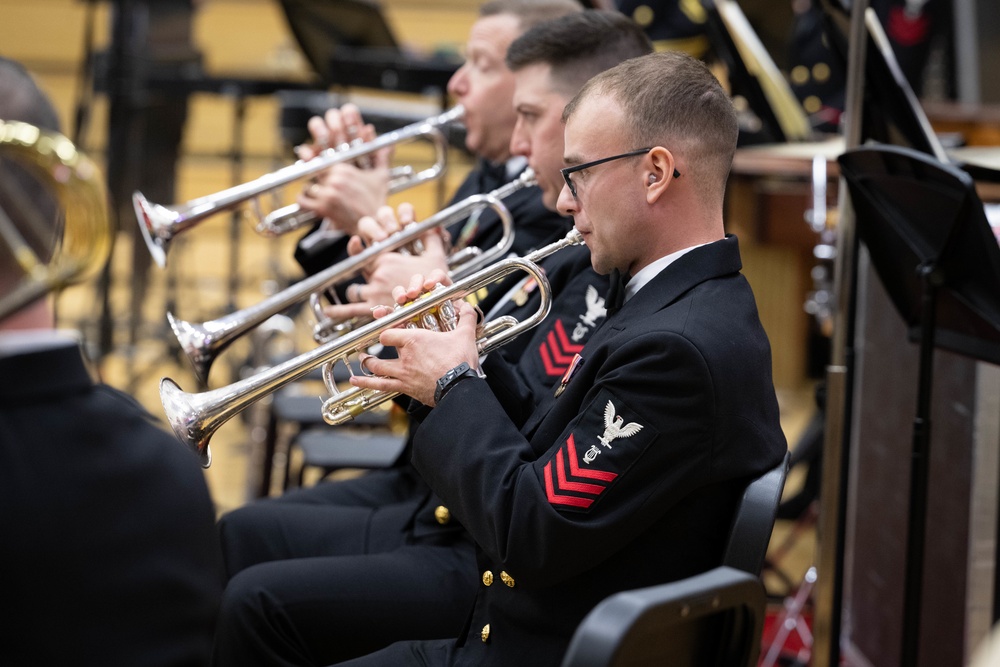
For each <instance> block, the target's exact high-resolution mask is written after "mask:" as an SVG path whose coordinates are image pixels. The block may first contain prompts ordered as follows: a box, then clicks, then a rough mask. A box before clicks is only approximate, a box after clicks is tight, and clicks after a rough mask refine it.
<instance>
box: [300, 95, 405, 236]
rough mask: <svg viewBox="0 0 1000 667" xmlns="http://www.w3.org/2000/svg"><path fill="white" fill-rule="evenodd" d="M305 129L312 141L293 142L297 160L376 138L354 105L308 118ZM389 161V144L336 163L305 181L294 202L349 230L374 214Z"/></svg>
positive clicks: (380, 200) (382, 198) (385, 183)
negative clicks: (358, 156) (362, 219)
mask: <svg viewBox="0 0 1000 667" xmlns="http://www.w3.org/2000/svg"><path fill="white" fill-rule="evenodd" d="M309 132H310V134H311V135H312V136H313V142H312V143H311V144H303V145H301V146H297V147H296V151H295V152H296V154H297V155H298V157H299V159H301V160H310V159H312V158H315V157H316V156H317V155H319V154H320V153H321V152H322V151H324V150H326V149H327V148H331V147H333V148H337V149H341V148H347V147H350V146H352V145H357V144H360V143H364V142H368V141H372V140H374V139H375V138H376V133H375V128H374V126H372V125H370V124H365V123H364V121H363V120H362V118H361V112H360V110H359V109H358V108H357V107H356V106H355V105H353V104H345V105H344V107H343V108H341V109H329V110H328V111H327V112H326V114H325V115H324V116H323V117H322V118H320V117H319V116H314V117H313V118H311V119H309ZM391 162H392V148H391V147H388V148H383V149H382V150H379V151H376V152H374V153H371V154H369V155H365V156H362V157H360V158H358V159H357V160H355V161H354V162H353V163H338V164H335V165H333V166H332V167H330V168H329V169H327V170H325V171H324V172H323V173H321V174H320V175H319V176H318V177H317V178H315V179H314V180H313V181H312V182H311V183H309V184H307V185H306V186H305V188H304V189H303V191H302V193H301V194H300V195H299V197H298V199H297V203H298V205H299V206H301V207H302V208H304V209H307V210H309V211H312V212H313V213H315V214H316V216H317V217H320V218H323V224H324V225H325V226H326V228H328V229H336V230H339V231H341V232H344V233H345V234H354V233H356V228H357V223H358V220H359V219H360V218H361V217H363V216H366V215H372V214H374V212H375V211H377V210H378V207H379V206H381V205H382V203H383V202H385V200H386V198H387V197H388V195H389V180H390V173H389V166H390V164H391Z"/></svg>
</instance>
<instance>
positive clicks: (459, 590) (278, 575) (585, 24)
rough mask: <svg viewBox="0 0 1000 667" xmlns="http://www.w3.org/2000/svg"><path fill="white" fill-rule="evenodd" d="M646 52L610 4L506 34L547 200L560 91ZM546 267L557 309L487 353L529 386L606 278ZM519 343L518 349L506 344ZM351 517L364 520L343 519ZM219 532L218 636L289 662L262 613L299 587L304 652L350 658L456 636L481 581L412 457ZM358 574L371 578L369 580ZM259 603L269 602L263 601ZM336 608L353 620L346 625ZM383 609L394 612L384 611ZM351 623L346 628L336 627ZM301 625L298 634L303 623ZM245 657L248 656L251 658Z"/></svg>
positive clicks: (598, 300) (517, 297) (256, 508)
mask: <svg viewBox="0 0 1000 667" xmlns="http://www.w3.org/2000/svg"><path fill="white" fill-rule="evenodd" d="M649 51H650V46H649V43H648V40H647V39H646V38H645V36H644V35H643V33H642V31H641V29H640V28H639V27H638V26H636V25H635V24H634V23H632V22H631V21H630V20H629V19H627V18H625V17H624V16H622V15H620V14H618V13H613V12H583V13H575V14H571V15H568V16H566V17H563V18H561V19H555V20H552V21H547V22H544V23H541V24H538V25H537V26H535V27H534V28H532V29H530V30H528V31H527V32H525V33H524V34H523V35H522V36H521V37H519V38H518V39H517V40H515V41H514V43H513V44H512V45H511V48H510V50H509V51H508V54H507V63H508V64H509V66H510V68H511V69H513V70H514V77H515V78H516V81H517V86H516V90H515V96H514V99H515V101H516V102H517V107H516V108H517V124H516V126H515V129H514V135H513V139H512V142H511V148H512V151H513V152H514V153H516V154H520V155H523V156H524V157H526V158H527V159H528V162H529V165H530V166H531V167H532V168H534V169H535V170H536V173H537V172H540V171H541V170H543V169H544V170H545V176H544V177H540V178H539V183H540V184H541V189H542V197H543V200H544V201H545V202H546V204H548V205H550V206H554V205H555V201H556V198H557V196H558V192H559V187H558V186H557V183H558V182H561V177H560V175H559V173H558V168H557V166H556V165H559V164H561V156H562V131H561V130H562V127H561V122H560V117H561V113H562V108H563V107H564V106H565V104H566V102H568V101H569V100H570V99H571V97H572V95H573V93H574V92H575V91H576V90H578V89H579V88H580V87H581V86H582V85H583V83H584V82H585V81H586V79H587V78H589V76H591V75H592V74H595V73H597V72H599V71H601V70H602V69H604V68H606V67H607V66H608V65H609V62H619V61H621V60H623V59H625V58H628V57H631V56H634V55H640V54H644V53H648V52H649ZM522 73H524V74H526V75H529V78H525V79H524V81H525V82H527V81H529V80H530V81H532V82H533V86H532V87H531V88H523V89H522ZM539 75H541V76H539ZM553 130H555V131H553ZM543 267H544V269H545V271H546V275H547V276H548V277H549V279H550V282H552V284H553V285H554V286H555V285H561V287H560V288H559V289H558V290H557V289H556V288H555V287H554V288H553V292H557V291H558V292H559V298H558V299H557V301H556V304H555V305H554V307H553V312H552V314H551V315H550V316H549V317H548V318H547V319H546V320H545V322H544V323H543V324H542V325H541V326H539V328H538V331H537V333H536V334H535V336H534V339H533V340H530V342H529V339H531V338H532V337H531V336H530V335H525V336H522V337H521V338H519V339H517V340H516V341H515V342H514V344H512V345H508V346H505V347H503V348H501V349H500V350H498V351H497V352H496V353H493V354H494V355H495V356H496V357H497V360H499V359H504V360H505V362H506V363H508V364H509V365H510V367H511V373H514V374H516V375H517V376H518V377H519V378H521V380H520V381H521V382H523V383H524V384H525V385H526V386H529V387H531V388H532V391H533V392H535V393H537V394H538V396H542V395H543V394H547V393H548V392H550V391H551V390H552V387H553V386H554V385H555V384H556V383H557V382H558V380H559V379H560V378H561V377H562V376H563V374H564V369H561V368H555V367H554V364H559V363H562V362H561V361H559V360H558V359H554V358H553V357H554V355H559V354H561V353H564V352H565V350H556V349H555V348H554V347H552V345H553V344H559V345H561V344H562V343H561V341H562V335H563V334H564V333H566V332H568V335H567V338H566V341H567V344H569V345H572V346H578V345H582V344H583V342H585V340H586V337H587V336H589V335H591V334H592V333H593V331H594V330H596V328H597V326H598V325H599V324H600V323H601V321H603V317H604V309H603V305H602V304H603V301H604V292H605V291H606V287H607V283H606V280H605V279H604V278H603V277H601V276H598V275H597V274H595V273H594V272H593V271H591V270H590V268H589V267H590V260H589V253H588V252H587V251H586V248H582V247H581V248H574V249H567V250H562V251H560V252H559V253H557V254H556V255H553V256H552V257H550V258H549V260H546V261H545V262H544V263H543ZM584 269H586V271H585V272H584ZM512 282H514V283H519V282H521V281H516V280H515V281H512ZM494 291H495V292H497V293H499V294H500V295H502V297H504V298H497V299H496V300H497V301H499V302H500V303H498V304H497V305H496V307H495V308H493V311H494V312H491V313H489V316H490V317H493V316H494V315H496V314H507V313H509V312H515V313H517V312H521V311H533V310H534V309H535V299H536V298H537V290H535V289H533V286H532V285H530V284H529V285H525V284H509V285H504V286H503V287H499V288H496V289H495V290H494ZM522 339H523V340H522ZM553 341H555V343H554V342H553ZM515 345H516V346H519V347H520V348H521V349H522V350H527V352H526V353H525V354H515V355H511V356H508V353H509V351H510V349H511V348H512V347H513V346H515ZM569 354H570V356H572V352H569ZM515 366H516V367H515ZM397 512H398V515H397V514H396V513H397ZM355 515H363V516H364V517H367V519H366V521H365V522H364V523H362V524H360V525H358V524H357V523H355V524H353V525H354V527H353V528H351V527H350V526H351V525H352V524H351V523H350V521H351V517H352V516H355ZM393 516H398V517H401V518H402V521H403V523H404V526H403V528H402V529H401V530H398V529H396V528H393V527H392V526H393V524H392V520H391V518H390V517H393ZM319 526H322V529H321V528H319ZM220 533H221V535H222V537H223V548H224V550H225V552H226V555H227V563H228V564H229V569H230V573H231V574H233V575H234V578H233V579H232V580H231V581H230V584H229V588H228V590H227V593H226V602H225V603H224V613H223V620H222V625H223V627H224V628H226V630H225V634H226V635H227V636H228V635H229V633H230V632H231V633H232V637H231V639H232V641H231V642H230V641H226V644H227V645H230V644H232V645H236V644H239V645H241V646H249V647H257V648H251V649H249V650H248V651H247V653H251V654H253V653H256V654H258V655H259V654H261V651H262V650H261V649H260V648H259V647H258V645H259V643H265V644H267V645H268V646H269V647H273V646H280V647H282V648H281V649H280V655H281V656H282V660H285V662H284V664H302V663H297V662H296V659H295V658H293V657H289V650H290V649H292V647H295V646H300V645H301V642H297V641H295V640H293V639H291V638H290V635H289V634H288V633H287V632H286V630H285V629H284V628H287V627H288V626H287V625H286V626H284V628H283V627H279V626H278V625H277V624H271V623H268V622H267V621H266V620H264V619H267V618H276V617H277V615H278V614H279V613H280V615H282V616H284V618H285V619H286V620H288V619H290V618H292V615H291V614H290V613H289V612H287V611H285V610H287V609H288V608H289V607H291V606H293V605H295V600H297V599H299V598H300V596H306V595H308V596H310V598H311V599H312V600H313V601H314V602H315V601H316V599H317V597H319V595H320V593H319V592H318V591H320V590H322V591H323V595H325V596H326V598H325V600H324V603H323V604H324V611H323V612H320V611H318V610H316V609H313V611H312V613H311V614H309V615H308V616H309V619H308V621H309V623H310V627H311V625H312V624H316V627H317V631H318V632H319V630H320V629H322V634H321V637H320V638H317V639H315V640H313V641H312V642H310V646H311V648H310V650H311V651H312V652H313V655H316V656H318V655H319V651H320V650H321V649H320V648H319V642H321V643H322V646H323V647H325V648H324V649H323V650H325V651H327V652H325V653H324V654H323V655H327V656H329V655H333V652H334V651H336V652H337V653H339V654H340V655H342V656H345V657H346V654H348V653H349V652H350V651H352V650H353V651H355V655H356V654H357V653H358V652H359V651H358V649H359V648H361V647H362V646H363V645H364V644H363V642H368V645H371V642H372V637H374V636H376V633H380V634H381V636H389V635H390V634H394V635H395V637H394V639H399V638H402V637H405V636H407V634H409V635H410V636H412V635H413V634H414V633H417V632H423V631H424V630H423V628H424V627H426V626H427V625H428V624H429V623H435V624H440V623H442V622H444V621H446V620H447V619H452V618H454V624H453V625H452V626H451V627H453V628H455V629H454V630H453V632H452V634H454V633H455V632H457V631H458V629H459V628H460V625H461V622H462V621H464V618H465V613H464V612H465V608H466V607H467V605H468V603H469V601H470V600H471V599H472V597H473V595H474V594H475V586H476V582H477V581H478V578H477V577H476V576H475V575H474V569H475V566H474V560H473V551H472V545H471V542H470V541H469V539H468V537H467V534H466V533H465V531H464V529H463V527H462V526H461V525H460V524H459V523H458V522H457V521H455V520H453V519H451V518H449V515H448V510H447V506H446V505H445V504H443V503H442V502H441V501H440V500H439V499H438V498H436V497H435V496H433V495H432V494H430V492H429V490H428V489H427V487H426V485H425V484H424V483H423V481H422V480H421V479H420V478H419V476H418V475H415V474H414V473H413V471H412V469H411V468H410V467H409V466H408V465H405V466H400V467H397V468H394V469H391V470H383V471H374V472H371V473H369V474H367V475H365V476H363V477H361V478H359V479H356V480H350V481H347V482H321V483H320V484H318V485H317V486H316V487H313V488H311V489H307V490H303V491H298V492H292V493H290V494H286V495H285V496H284V497H282V498H280V499H277V500H275V501H263V502H259V503H255V504H253V505H251V506H249V507H246V508H243V509H241V510H237V511H235V512H233V513H231V514H229V515H227V516H226V517H224V518H223V519H222V521H221V524H220ZM364 535H368V536H369V537H368V544H367V546H365V545H360V546H358V545H357V540H358V539H360V538H361V537H363V536H364ZM320 540H323V542H324V543H323V544H320V543H319V542H320ZM390 540H397V541H399V540H402V541H403V546H399V547H392V553H391V554H389V553H383V552H384V551H385V550H386V549H387V548H388V547H386V546H385V545H386V544H388V543H389V541H390ZM352 545H354V546H352ZM313 549H314V550H313ZM352 549H353V551H351V550H352ZM348 553H352V554H357V555H350V556H349V555H347V554H348ZM307 554H308V555H312V556H322V557H314V558H310V559H309V560H308V562H307V561H304V560H302V556H304V555H307ZM338 554H339V555H338ZM363 554H366V555H363ZM290 558H291V559H294V560H287V559H290ZM281 559H285V560H281ZM237 570H239V573H238V574H237V573H236V571H237ZM362 572H365V573H367V574H368V575H370V576H368V577H367V578H364V577H363V576H362V575H361V574H360V573H362ZM397 573H398V576H397ZM358 586H361V587H364V593H358V592H357V591H356V590H352V589H356V588H357V587H358ZM359 595H360V596H362V597H363V598H364V599H365V600H366V602H365V605H364V607H365V608H366V609H371V610H372V614H373V615H374V616H373V618H371V619H368V620H367V623H366V622H364V619H365V618H366V617H365V616H364V615H361V616H360V619H359V614H358V613H357V610H356V606H355V605H352V604H350V603H348V600H349V599H358V596H359ZM381 595H385V596H386V597H385V600H384V601H383V602H379V600H380V597H379V596H381ZM400 600H412V603H413V605H415V608H419V610H420V611H412V612H411V611H408V610H407V609H406V608H405V607H403V608H400V606H399V605H400V602H399V601H400ZM262 601H267V602H266V604H259V603H261V602H262ZM279 609H281V610H282V611H281V612H278V610H279ZM303 616H306V614H303ZM342 617H345V618H348V620H346V621H344V622H343V623H342V622H340V620H339V619H341V618H342ZM392 618H397V619H398V621H397V622H395V623H390V622H389V619H392ZM331 619H338V620H336V621H333V622H332V625H333V626H334V628H335V629H331ZM355 619H359V620H357V621H356V620H355ZM303 622H305V620H304V621H303ZM355 623H357V624H356V625H355ZM296 625H298V623H296ZM348 625H349V626H350V627H351V628H352V629H353V631H348V630H347V629H344V628H346V627H347V626H348ZM239 628H242V629H243V630H240V629H239ZM296 632H298V633H299V634H300V636H303V635H302V631H301V630H297V631H296ZM386 643H388V642H386ZM267 650H270V651H272V653H269V655H271V656H272V658H273V656H274V655H275V654H276V653H277V651H275V650H274V649H270V648H269V649H267ZM230 655H231V654H230ZM241 659H246V660H252V658H251V657H250V656H241ZM236 662H237V661H236V660H235V659H233V660H232V664H236ZM316 663H317V664H321V663H322V660H320V659H317V660H316Z"/></svg>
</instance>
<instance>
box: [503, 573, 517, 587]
mask: <svg viewBox="0 0 1000 667" xmlns="http://www.w3.org/2000/svg"><path fill="white" fill-rule="evenodd" d="M500 581H502V582H503V583H505V584H507V586H509V587H510V588H514V577H512V576H510V575H509V574H507V573H506V572H501V573H500Z"/></svg>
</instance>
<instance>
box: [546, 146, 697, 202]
mask: <svg viewBox="0 0 1000 667" xmlns="http://www.w3.org/2000/svg"><path fill="white" fill-rule="evenodd" d="M651 150H653V146H650V147H649V148H640V149H639V150H635V151H629V152H628V153H622V154H621V155H612V156H611V157H604V158H601V159H600V160H594V161H593V162H584V163H583V164H578V165H575V166H573V167H566V168H565V169H560V170H559V171H560V172H562V177H563V180H565V181H566V187H568V188H569V191H570V194H572V195H573V199H578V196H577V194H576V184H575V183H573V179H572V178H571V177H572V175H573V174H574V173H576V172H578V171H583V170H584V169H590V168H591V167H596V166H597V165H599V164H604V163H605V162H611V161H612V160H620V159H622V158H626V157H635V156H636V155H644V154H645V153H648V152H649V151H651ZM680 176H681V172H679V171H677V170H676V169H674V178H680Z"/></svg>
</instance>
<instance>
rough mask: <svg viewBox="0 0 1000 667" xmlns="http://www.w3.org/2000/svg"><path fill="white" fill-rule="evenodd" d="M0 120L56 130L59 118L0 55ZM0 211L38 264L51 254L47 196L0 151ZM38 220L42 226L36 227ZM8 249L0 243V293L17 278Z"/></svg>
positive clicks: (51, 211) (54, 228)
mask: <svg viewBox="0 0 1000 667" xmlns="http://www.w3.org/2000/svg"><path fill="white" fill-rule="evenodd" d="M0 120H3V121H20V122H23V123H28V124H30V125H34V126H36V127H38V128H40V129H43V130H51V131H58V130H59V117H58V115H57V114H56V111H55V109H54V108H53V106H52V103H51V102H50V101H49V99H48V98H47V97H46V96H45V94H44V93H43V92H42V91H41V89H39V88H38V86H37V84H36V83H35V81H34V79H32V77H31V75H30V74H29V73H28V72H27V70H25V69H24V68H23V67H22V66H21V65H20V64H18V63H16V62H14V61H13V60H9V59H7V58H3V57H0ZM0 210H2V211H3V213H5V214H6V216H7V217H8V218H10V220H11V222H12V223H13V224H14V227H15V228H16V229H17V231H18V232H19V233H20V235H21V236H22V237H24V240H25V241H26V242H27V243H28V244H29V246H31V248H32V250H33V251H34V252H35V253H36V254H37V255H38V256H39V257H40V258H41V259H43V260H45V259H47V258H48V257H49V255H50V254H51V252H52V249H53V247H54V242H55V235H56V233H57V232H58V224H57V220H58V216H57V206H56V202H55V200H54V199H53V197H52V194H51V193H50V192H49V191H48V190H47V188H46V187H45V186H43V185H42V183H41V182H39V181H38V180H37V179H36V178H35V177H34V176H32V175H31V174H30V173H29V172H28V171H27V170H26V169H25V168H24V167H23V166H22V165H21V164H19V163H15V162H14V161H13V160H11V159H10V158H9V157H5V156H4V155H3V153H2V152H0ZM29 221H30V222H36V221H39V222H40V223H41V224H42V225H44V226H45V228H44V229H38V227H39V224H30V223H29ZM17 266H18V264H17V262H16V261H15V260H14V258H13V256H12V255H11V254H10V249H9V248H8V247H7V245H6V244H5V243H3V242H2V241H0V294H2V293H6V292H7V291H8V290H9V289H10V288H11V287H12V286H13V285H15V284H16V283H17V282H18V281H19V280H21V279H22V278H23V275H22V273H21V271H20V269H18V268H16V267H17Z"/></svg>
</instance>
